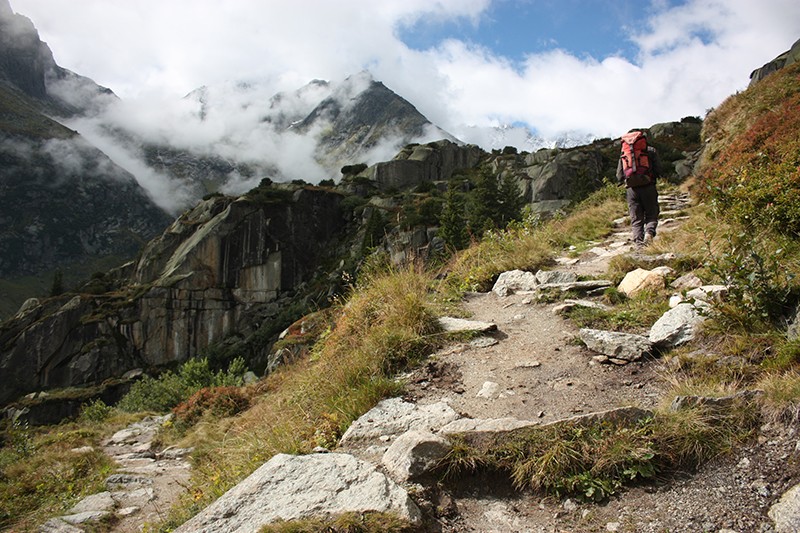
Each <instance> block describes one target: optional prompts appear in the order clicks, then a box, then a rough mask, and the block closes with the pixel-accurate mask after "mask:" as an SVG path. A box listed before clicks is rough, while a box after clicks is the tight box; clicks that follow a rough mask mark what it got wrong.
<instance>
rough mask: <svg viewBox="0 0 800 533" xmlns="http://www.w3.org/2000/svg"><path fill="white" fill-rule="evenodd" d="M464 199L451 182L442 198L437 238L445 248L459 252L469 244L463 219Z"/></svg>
mask: <svg viewBox="0 0 800 533" xmlns="http://www.w3.org/2000/svg"><path fill="white" fill-rule="evenodd" d="M464 212H465V208H464V198H463V196H462V195H461V193H460V192H459V191H458V189H457V187H456V181H455V180H451V181H450V183H449V184H448V186H447V192H446V193H445V196H444V206H443V207H442V214H441V215H440V216H439V236H440V237H441V238H442V240H444V242H445V244H447V246H449V247H451V248H453V249H455V250H461V249H463V248H466V247H467V245H468V244H469V234H468V233H467V221H466V219H465V217H464Z"/></svg>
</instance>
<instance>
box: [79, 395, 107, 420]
mask: <svg viewBox="0 0 800 533" xmlns="http://www.w3.org/2000/svg"><path fill="white" fill-rule="evenodd" d="M113 411H114V408H113V407H109V406H108V405H106V404H105V402H104V401H103V400H101V399H99V398H98V399H97V400H94V401H93V402H90V403H88V404H84V405H83V406H81V412H80V415H78V421H79V422H103V421H104V420H106V419H107V418H108V417H109V416H111V413H112V412H113Z"/></svg>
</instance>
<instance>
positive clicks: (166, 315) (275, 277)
mask: <svg viewBox="0 0 800 533" xmlns="http://www.w3.org/2000/svg"><path fill="white" fill-rule="evenodd" d="M340 202H341V195H339V194H337V193H335V192H330V191H324V190H319V189H312V188H298V189H297V190H294V191H291V190H274V191H272V194H269V195H264V194H263V191H261V195H260V196H259V195H257V194H254V195H251V196H244V197H240V198H236V199H234V198H228V197H216V198H212V199H210V200H207V201H204V202H202V203H200V204H199V205H198V206H197V207H195V208H194V209H192V210H190V211H188V212H187V213H185V214H184V215H183V216H181V217H180V218H179V219H178V220H176V221H175V222H174V223H173V224H172V225H171V226H170V227H169V228H168V229H167V230H166V231H165V232H164V233H163V234H162V235H161V236H160V237H159V238H157V239H154V240H153V241H152V242H151V243H150V244H149V245H148V246H147V248H146V249H145V250H144V252H143V254H142V256H141V258H140V259H139V260H138V261H137V262H136V263H132V264H129V265H127V266H126V267H125V269H124V270H122V271H118V272H116V273H114V274H113V275H109V276H107V277H105V278H102V279H101V278H97V279H95V280H93V284H89V285H87V286H85V287H84V291H85V292H82V293H80V294H77V295H71V296H66V297H63V298H60V299H59V298H55V299H50V300H47V301H45V302H44V303H43V304H42V305H39V306H35V307H33V308H32V309H29V310H27V311H26V312H23V313H21V314H19V315H17V316H16V317H14V318H13V319H12V320H9V321H7V322H5V323H4V324H3V325H2V328H0V354H1V355H0V375H2V381H3V382H4V383H5V384H6V385H5V386H4V387H3V388H2V390H0V402H7V401H9V400H11V399H13V398H16V397H18V396H20V395H21V394H24V393H27V392H31V391H35V390H42V389H50V388H56V387H70V386H80V385H88V384H96V383H99V382H101V381H103V380H104V379H107V378H110V377H119V376H121V375H122V374H124V373H125V372H126V371H128V370H131V369H133V368H137V367H144V368H156V367H161V366H165V365H169V364H171V363H175V362H179V361H184V360H186V359H187V358H189V357H193V356H196V355H198V354H199V353H201V352H203V351H204V350H206V349H207V348H208V347H209V346H210V345H212V344H213V343H215V342H218V341H220V340H221V339H223V338H225V337H228V336H230V335H231V334H233V333H236V334H237V335H238V337H239V338H241V339H246V338H247V337H248V336H252V335H254V334H257V332H258V331H259V329H260V328H262V327H263V326H265V325H266V326H268V325H269V324H268V322H269V321H270V320H271V319H274V318H275V317H276V316H278V315H279V314H280V313H281V311H282V310H283V309H284V308H285V306H286V305H288V304H289V302H290V299H291V297H292V296H294V295H295V294H296V293H298V292H302V294H303V295H304V297H305V298H307V299H308V298H313V296H314V295H313V291H311V290H310V289H311V288H312V286H311V285H310V284H309V282H311V281H312V279H313V278H314V276H315V274H317V272H316V271H317V269H318V268H319V266H320V265H321V264H323V263H324V262H325V260H326V259H327V260H333V257H335V256H336V254H337V253H338V252H341V250H342V249H343V248H341V247H339V246H337V244H340V243H341V242H343V239H344V237H346V235H347V232H345V231H344V229H345V227H346V220H345V218H344V217H343V214H342V211H341V209H340ZM115 278H116V279H115ZM98 286H101V287H103V288H105V289H111V290H107V291H105V292H102V293H101V294H90V293H89V292H97V287H98ZM300 289H306V290H304V291H300ZM284 326H285V324H284ZM267 348H268V346H267V345H264V346H261V349H264V350H266V349H267Z"/></svg>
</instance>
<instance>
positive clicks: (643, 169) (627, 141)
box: [619, 131, 653, 187]
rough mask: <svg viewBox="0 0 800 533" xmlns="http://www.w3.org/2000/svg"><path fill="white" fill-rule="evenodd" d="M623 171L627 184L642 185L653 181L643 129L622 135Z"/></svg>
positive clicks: (621, 157) (629, 185)
mask: <svg viewBox="0 0 800 533" xmlns="http://www.w3.org/2000/svg"><path fill="white" fill-rule="evenodd" d="M619 157H620V159H621V160H622V172H623V174H624V175H625V185H626V186H628V187H641V186H642V185H648V184H650V183H652V181H653V180H652V172H651V170H650V156H649V155H648V153H647V137H645V136H644V133H642V132H641V131H632V132H630V133H626V134H625V135H623V136H622V150H621V152H620V156H619Z"/></svg>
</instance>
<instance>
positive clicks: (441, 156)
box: [362, 140, 485, 191]
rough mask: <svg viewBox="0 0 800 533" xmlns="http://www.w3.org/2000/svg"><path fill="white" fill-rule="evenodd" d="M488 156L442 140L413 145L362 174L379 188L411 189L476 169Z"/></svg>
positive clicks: (480, 151) (471, 147)
mask: <svg viewBox="0 0 800 533" xmlns="http://www.w3.org/2000/svg"><path fill="white" fill-rule="evenodd" d="M484 154H485V153H484V152H483V150H481V149H480V148H479V147H477V146H475V145H465V146H462V145H458V144H456V143H454V142H452V141H448V140H442V141H437V142H433V143H428V144H418V145H410V146H408V147H406V148H405V149H403V150H402V151H401V152H400V153H399V154H397V156H395V158H394V159H393V160H391V161H386V162H383V163H376V164H375V165H373V166H371V167H369V168H368V169H367V170H366V171H365V172H364V173H363V174H362V175H363V176H365V177H367V178H369V179H370V180H372V181H374V182H375V183H376V184H377V186H378V189H380V190H382V191H386V190H389V189H399V190H402V189H408V188H411V187H415V186H417V185H419V184H420V183H423V182H431V181H442V180H448V179H450V177H451V176H452V175H453V172H454V171H455V170H457V169H468V168H474V167H476V166H477V165H478V163H479V162H480V159H481V156H483V155H484Z"/></svg>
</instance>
